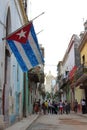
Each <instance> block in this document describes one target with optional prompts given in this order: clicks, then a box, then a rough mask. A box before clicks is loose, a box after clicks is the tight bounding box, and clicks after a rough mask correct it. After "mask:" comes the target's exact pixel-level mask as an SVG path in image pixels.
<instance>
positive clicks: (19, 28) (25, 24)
mask: <svg viewBox="0 0 87 130" xmlns="http://www.w3.org/2000/svg"><path fill="white" fill-rule="evenodd" d="M44 13H45V12H42V13H41V14H39V15H38V16H36V17H35V18H33V19H32V20H30V21H28V23H26V24H24V25H23V26H22V27H20V28H18V29H17V30H16V31H14V32H13V33H16V32H17V31H18V30H20V29H21V28H23V27H24V26H26V25H28V24H29V23H32V21H34V20H35V19H37V18H38V17H40V16H41V15H43V14H44ZM13 33H11V34H9V35H8V36H7V37H9V36H10V35H12V34H13ZM7 37H3V38H2V40H5V39H6V38H7Z"/></svg>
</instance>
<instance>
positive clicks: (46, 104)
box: [45, 100, 48, 114]
mask: <svg viewBox="0 0 87 130" xmlns="http://www.w3.org/2000/svg"><path fill="white" fill-rule="evenodd" d="M45 109H46V114H47V113H48V102H47V100H46V101H45Z"/></svg>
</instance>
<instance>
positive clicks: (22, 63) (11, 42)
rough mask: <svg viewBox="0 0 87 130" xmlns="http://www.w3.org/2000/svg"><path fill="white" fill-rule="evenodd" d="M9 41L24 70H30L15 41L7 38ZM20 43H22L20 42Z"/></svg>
mask: <svg viewBox="0 0 87 130" xmlns="http://www.w3.org/2000/svg"><path fill="white" fill-rule="evenodd" d="M7 42H8V44H9V46H10V48H11V50H12V52H13V53H14V55H15V57H16V59H17V61H18V63H19V64H20V66H21V68H22V70H23V71H24V72H26V71H28V68H27V66H26V64H25V62H24V61H23V58H22V57H21V55H20V52H19V51H18V49H17V47H16V46H15V44H14V42H13V41H12V40H7ZM19 44H20V43H19Z"/></svg>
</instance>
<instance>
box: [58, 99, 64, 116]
mask: <svg viewBox="0 0 87 130" xmlns="http://www.w3.org/2000/svg"><path fill="white" fill-rule="evenodd" d="M59 114H63V103H62V100H60V102H59Z"/></svg>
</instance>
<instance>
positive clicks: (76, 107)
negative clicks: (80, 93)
mask: <svg viewBox="0 0 87 130" xmlns="http://www.w3.org/2000/svg"><path fill="white" fill-rule="evenodd" d="M77 111H78V102H77V99H75V102H74V112H75V113H77Z"/></svg>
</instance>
